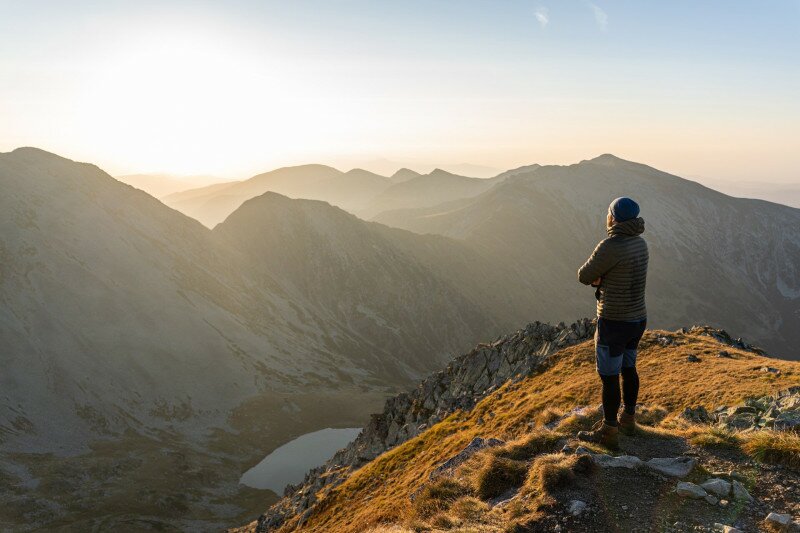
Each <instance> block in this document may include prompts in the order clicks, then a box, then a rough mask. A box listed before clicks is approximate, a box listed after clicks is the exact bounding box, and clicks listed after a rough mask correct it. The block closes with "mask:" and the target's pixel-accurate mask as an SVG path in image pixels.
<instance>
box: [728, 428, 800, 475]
mask: <svg viewBox="0 0 800 533" xmlns="http://www.w3.org/2000/svg"><path fill="white" fill-rule="evenodd" d="M742 449H743V450H744V452H745V453H746V454H748V455H749V456H750V457H752V458H753V459H755V460H756V461H760V462H762V463H772V464H781V465H785V466H788V467H790V468H794V469H798V470H800V435H797V434H794V433H789V432H785V431H774V430H763V431H754V432H752V433H748V434H746V436H744V443H743V444H742Z"/></svg>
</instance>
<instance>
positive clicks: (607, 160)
mask: <svg viewBox="0 0 800 533" xmlns="http://www.w3.org/2000/svg"><path fill="white" fill-rule="evenodd" d="M581 163H596V164H600V165H609V166H611V165H622V164H626V163H630V161H627V160H625V159H622V158H620V157H617V156H615V155H614V154H602V155H599V156H597V157H595V158H593V159H584V160H583V161H581Z"/></svg>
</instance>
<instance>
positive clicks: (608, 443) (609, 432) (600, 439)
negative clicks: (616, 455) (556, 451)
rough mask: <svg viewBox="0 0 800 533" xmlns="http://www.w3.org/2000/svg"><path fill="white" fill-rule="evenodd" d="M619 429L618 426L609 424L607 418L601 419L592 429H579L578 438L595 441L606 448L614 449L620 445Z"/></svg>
mask: <svg viewBox="0 0 800 533" xmlns="http://www.w3.org/2000/svg"><path fill="white" fill-rule="evenodd" d="M618 431H619V430H618V428H617V427H616V426H609V425H608V424H606V422H605V420H601V421H600V422H598V423H597V424H595V425H594V427H593V428H592V431H579V432H578V440H582V441H586V442H594V443H597V444H600V445H601V446H605V447H606V448H612V449H614V448H617V447H618V446H619V440H618V438H617V433H618Z"/></svg>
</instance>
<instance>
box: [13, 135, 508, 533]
mask: <svg viewBox="0 0 800 533" xmlns="http://www.w3.org/2000/svg"><path fill="white" fill-rule="evenodd" d="M350 177H352V179H355V180H361V179H362V178H363V176H359V175H357V174H351V175H350V176H348V177H347V179H350ZM0 190H2V191H3V194H2V195H0V339H2V350H1V351H0V365H2V368H3V372H2V373H1V374H0V390H1V391H2V394H0V480H2V482H3V484H4V486H6V487H8V492H7V497H6V499H4V503H3V505H2V506H0V507H2V509H0V529H2V528H4V527H6V526H8V527H12V526H13V525H14V524H19V523H21V522H19V521H20V520H23V518H22V517H25V516H28V517H29V518H24V520H25V523H26V524H27V525H30V526H31V527H34V526H35V527H44V526H45V525H46V524H61V525H63V524H73V525H74V524H76V523H80V524H82V526H81V527H78V528H77V529H78V530H91V529H92V528H93V527H95V526H96V525H97V524H99V523H102V524H103V525H104V527H111V524H114V523H116V522H115V520H117V518H113V517H116V516H117V515H116V514H115V513H116V511H115V510H114V509H115V507H114V506H115V505H116V504H115V502H118V501H125V502H130V503H129V505H126V509H128V513H129V516H127V518H126V517H118V518H119V520H120V521H124V520H128V519H132V520H136V519H137V518H136V517H137V516H147V517H149V518H148V520H155V522H154V523H158V524H160V525H161V526H163V527H178V528H179V529H186V528H193V529H200V530H205V529H211V530H219V529H220V528H221V527H222V526H221V524H224V523H230V522H231V521H232V520H233V519H234V517H235V516H238V515H237V513H240V512H248V511H247V509H246V507H244V506H245V505H246V501H249V500H247V497H248V496H247V494H242V493H241V491H242V490H245V489H242V488H241V487H239V486H238V476H239V474H241V472H243V471H244V470H246V469H247V467H249V466H252V464H254V463H255V462H257V461H258V460H259V459H260V458H261V457H263V454H264V453H266V452H268V451H269V450H270V449H272V448H274V447H276V446H278V445H279V444H281V443H283V442H286V441H287V440H290V439H291V438H292V437H294V436H297V435H299V434H302V433H305V432H307V431H313V430H316V429H320V428H322V427H327V426H330V425H338V424H343V425H346V426H349V427H352V426H353V425H354V424H358V423H363V421H364V418H365V417H366V416H367V414H368V413H369V412H370V411H372V410H374V409H375V408H376V407H377V406H378V402H380V401H381V398H382V396H383V395H384V394H385V393H386V390H387V389H388V388H389V387H395V386H397V385H404V384H408V383H409V382H410V381H411V380H413V379H416V378H418V377H419V376H421V375H424V374H426V373H427V372H429V371H431V370H432V369H434V368H437V367H438V366H440V365H441V364H442V362H443V361H445V360H446V359H447V358H448V357H449V356H450V355H451V354H452V352H453V351H457V350H460V349H463V347H464V346H467V345H469V344H470V343H473V342H475V341H477V340H478V339H480V338H486V337H491V336H492V335H493V334H494V333H495V332H497V331H500V327H507V325H506V324H503V325H502V326H498V325H497V321H495V320H494V319H493V317H492V316H491V314H490V312H489V311H487V310H485V309H483V308H482V307H481V305H479V303H478V302H476V301H475V300H473V299H472V298H471V297H470V295H468V294H467V293H465V292H463V291H462V290H461V288H460V287H459V286H458V285H457V284H456V283H454V282H453V281H452V280H451V279H450V278H449V277H448V276H447V275H445V273H446V270H442V269H441V268H442V267H440V266H437V264H438V263H437V261H439V260H440V259H441V257H456V258H457V259H458V260H459V261H464V260H465V259H466V258H467V257H468V256H469V254H471V252H470V250H469V249H468V248H467V247H465V246H464V245H463V244H461V243H458V242H455V241H452V240H450V239H446V238H443V237H438V236H430V237H424V236H419V235H415V234H413V233H410V232H406V231H403V230H397V229H391V228H386V227H384V226H380V225H378V224H374V223H367V222H363V221H361V220H359V219H356V218H355V217H354V216H352V215H349V214H347V213H345V212H343V211H341V210H339V209H337V208H334V207H331V206H330V205H328V204H325V203H322V202H312V201H298V200H290V199H288V198H285V197H282V196H279V195H276V194H268V195H266V196H265V197H262V198H257V199H255V200H252V201H250V202H247V203H246V205H245V206H244V207H242V208H241V210H240V211H237V212H236V213H234V214H233V215H232V216H231V217H230V220H228V221H227V222H226V223H225V224H223V225H222V226H220V228H219V229H218V230H217V231H215V232H212V231H211V230H209V229H207V228H205V227H204V226H202V225H201V224H199V223H198V222H196V221H195V220H192V219H190V218H188V217H186V216H184V215H182V214H180V213H177V212H175V211H173V210H172V209H169V208H167V207H165V206H164V205H163V204H162V203H160V202H159V201H157V200H156V199H154V198H152V197H151V196H149V195H148V194H146V193H144V192H142V191H139V190H136V189H134V188H132V187H130V186H128V185H124V184H122V183H120V182H118V181H116V180H114V179H113V178H111V177H110V176H108V175H107V174H105V173H104V172H102V171H101V170H100V169H98V168H97V167H95V166H93V165H88V164H81V163H75V162H72V161H69V160H66V159H63V158H60V157H58V156H55V155H53V154H49V153H46V152H43V151H40V150H36V149H19V150H15V151H14V152H11V153H7V154H0ZM413 250H421V252H419V253H412V251H413ZM447 264H449V265H451V264H452V263H447ZM47 452H54V453H55V455H47V456H43V455H41V453H47ZM11 453H15V454H16V455H14V456H13V458H12V456H11V455H10V454H11ZM43 457H45V458H46V459H43ZM178 458H180V460H178ZM109 468H113V469H114V472H116V473H117V474H115V475H114V476H111V477H109V474H108V472H109V470H108V469H109ZM78 471H80V472H82V474H81V475H80V476H77V475H76V474H75V472H78ZM154 471H158V474H154ZM40 478H41V479H48V480H50V481H52V482H53V483H47V484H38V483H37V482H36V479H40ZM59 483H60V485H59ZM99 483H102V486H103V489H102V492H103V496H102V497H100V496H98V493H97V492H96V490H95V488H93V487H96V486H97V484H99ZM59 487H60V488H59ZM142 487H149V489H148V490H149V492H146V494H145V495H144V496H142V494H141V491H142ZM237 494H238V496H237ZM209 498H214V499H219V498H221V499H220V500H218V501H220V502H222V503H225V504H226V505H220V506H214V507H208V506H207V505H206V504H207V501H208V499H209ZM166 501H169V502H172V503H169V504H167V503H165V502H166ZM234 501H235V502H236V503H235V505H233V503H234ZM258 501H259V502H261V501H263V496H262V497H260V498H259V499H258ZM242 502H245V503H242ZM227 503H230V504H231V505H227ZM259 505H260V503H259ZM52 509H57V511H53V512H51V510H52ZM87 509H91V512H87ZM249 512H252V510H250V511H249ZM31 513H33V514H35V515H36V517H37V518H30V516H33V515H31ZM131 516H133V518H131ZM190 519H191V520H192V522H191V523H190V522H188V521H187V520H190ZM108 520H111V521H110V522H109V521H108ZM126 523H127V522H126ZM127 524H128V526H126V527H134V526H131V525H130V523H127Z"/></svg>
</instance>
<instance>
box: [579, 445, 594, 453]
mask: <svg viewBox="0 0 800 533" xmlns="http://www.w3.org/2000/svg"><path fill="white" fill-rule="evenodd" d="M575 455H592V452H591V451H589V450H588V449H587V448H585V447H583V446H578V447H577V448H575Z"/></svg>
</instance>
